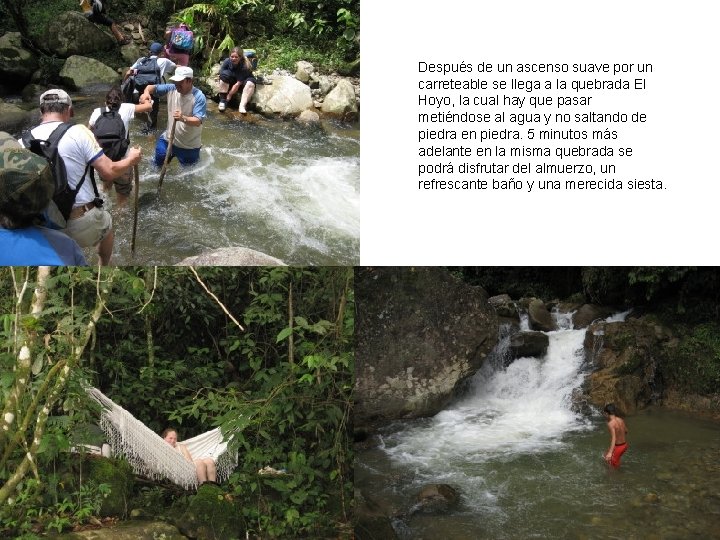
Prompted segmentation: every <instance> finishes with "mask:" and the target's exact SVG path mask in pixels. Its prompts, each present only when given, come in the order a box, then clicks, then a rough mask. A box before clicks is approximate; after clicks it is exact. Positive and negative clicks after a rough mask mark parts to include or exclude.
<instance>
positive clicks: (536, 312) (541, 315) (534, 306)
mask: <svg viewBox="0 0 720 540" xmlns="http://www.w3.org/2000/svg"><path fill="white" fill-rule="evenodd" d="M528 317H529V321H530V328H532V329H533V330H540V331H542V332H551V331H552V330H557V325H556V324H555V320H554V319H553V317H552V315H551V314H550V311H548V309H547V307H546V306H545V303H544V302H543V301H542V300H539V299H537V298H533V299H532V300H530V304H529V305H528Z"/></svg>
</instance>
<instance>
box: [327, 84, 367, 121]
mask: <svg viewBox="0 0 720 540" xmlns="http://www.w3.org/2000/svg"><path fill="white" fill-rule="evenodd" d="M321 110H322V112H323V113H325V114H332V115H335V116H345V115H346V114H348V113H352V114H357V112H358V103H357V98H356V97H355V87H354V86H353V85H352V83H351V82H350V81H348V80H347V79H340V80H339V81H338V83H337V84H336V85H335V88H333V89H332V90H331V91H330V93H329V94H328V95H327V96H325V100H324V101H323V104H322V107H321Z"/></svg>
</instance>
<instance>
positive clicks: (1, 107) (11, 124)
mask: <svg viewBox="0 0 720 540" xmlns="http://www.w3.org/2000/svg"><path fill="white" fill-rule="evenodd" d="M31 118H32V113H31V112H29V111H26V110H25V109H22V108H21V107H18V106H17V105H14V104H12V103H2V102H0V131H6V132H8V133H18V132H20V131H21V130H22V129H23V128H24V127H26V126H27V125H28V124H29V123H30V119H31Z"/></svg>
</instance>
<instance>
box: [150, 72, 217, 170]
mask: <svg viewBox="0 0 720 540" xmlns="http://www.w3.org/2000/svg"><path fill="white" fill-rule="evenodd" d="M170 80H171V81H172V83H168V84H158V85H154V84H151V85H148V86H147V88H145V91H144V92H143V94H142V95H141V96H140V103H145V102H147V101H149V100H150V99H152V96H153V95H156V96H164V95H167V108H168V123H167V125H168V130H166V131H165V133H163V134H162V135H161V136H160V138H159V139H158V141H157V145H156V146H155V158H154V161H155V165H157V166H158V167H159V166H161V165H162V164H163V163H164V161H165V154H166V153H167V152H170V159H172V158H174V157H177V158H178V161H180V164H181V165H192V164H193V163H197V161H198V160H199V159H200V146H201V144H202V142H201V136H202V123H203V120H205V118H206V116H207V102H206V100H205V94H203V93H202V92H201V91H200V90H199V89H198V88H195V87H194V86H193V70H192V68H189V67H187V66H178V67H177V68H176V69H175V74H174V75H173V76H172V77H170ZM173 123H175V137H174V139H173V144H172V148H168V137H169V135H168V132H169V131H170V130H171V126H172V125H173Z"/></svg>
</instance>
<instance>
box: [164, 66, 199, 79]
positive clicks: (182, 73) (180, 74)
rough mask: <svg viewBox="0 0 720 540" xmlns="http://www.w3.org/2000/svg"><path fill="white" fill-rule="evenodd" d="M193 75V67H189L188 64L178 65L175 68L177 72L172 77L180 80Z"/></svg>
mask: <svg viewBox="0 0 720 540" xmlns="http://www.w3.org/2000/svg"><path fill="white" fill-rule="evenodd" d="M192 76H193V70H192V68H189V67H187V66H178V67H177V68H175V74H174V75H173V76H172V77H170V80H171V81H175V82H180V81H184V80H185V79H187V78H190V79H192Z"/></svg>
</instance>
